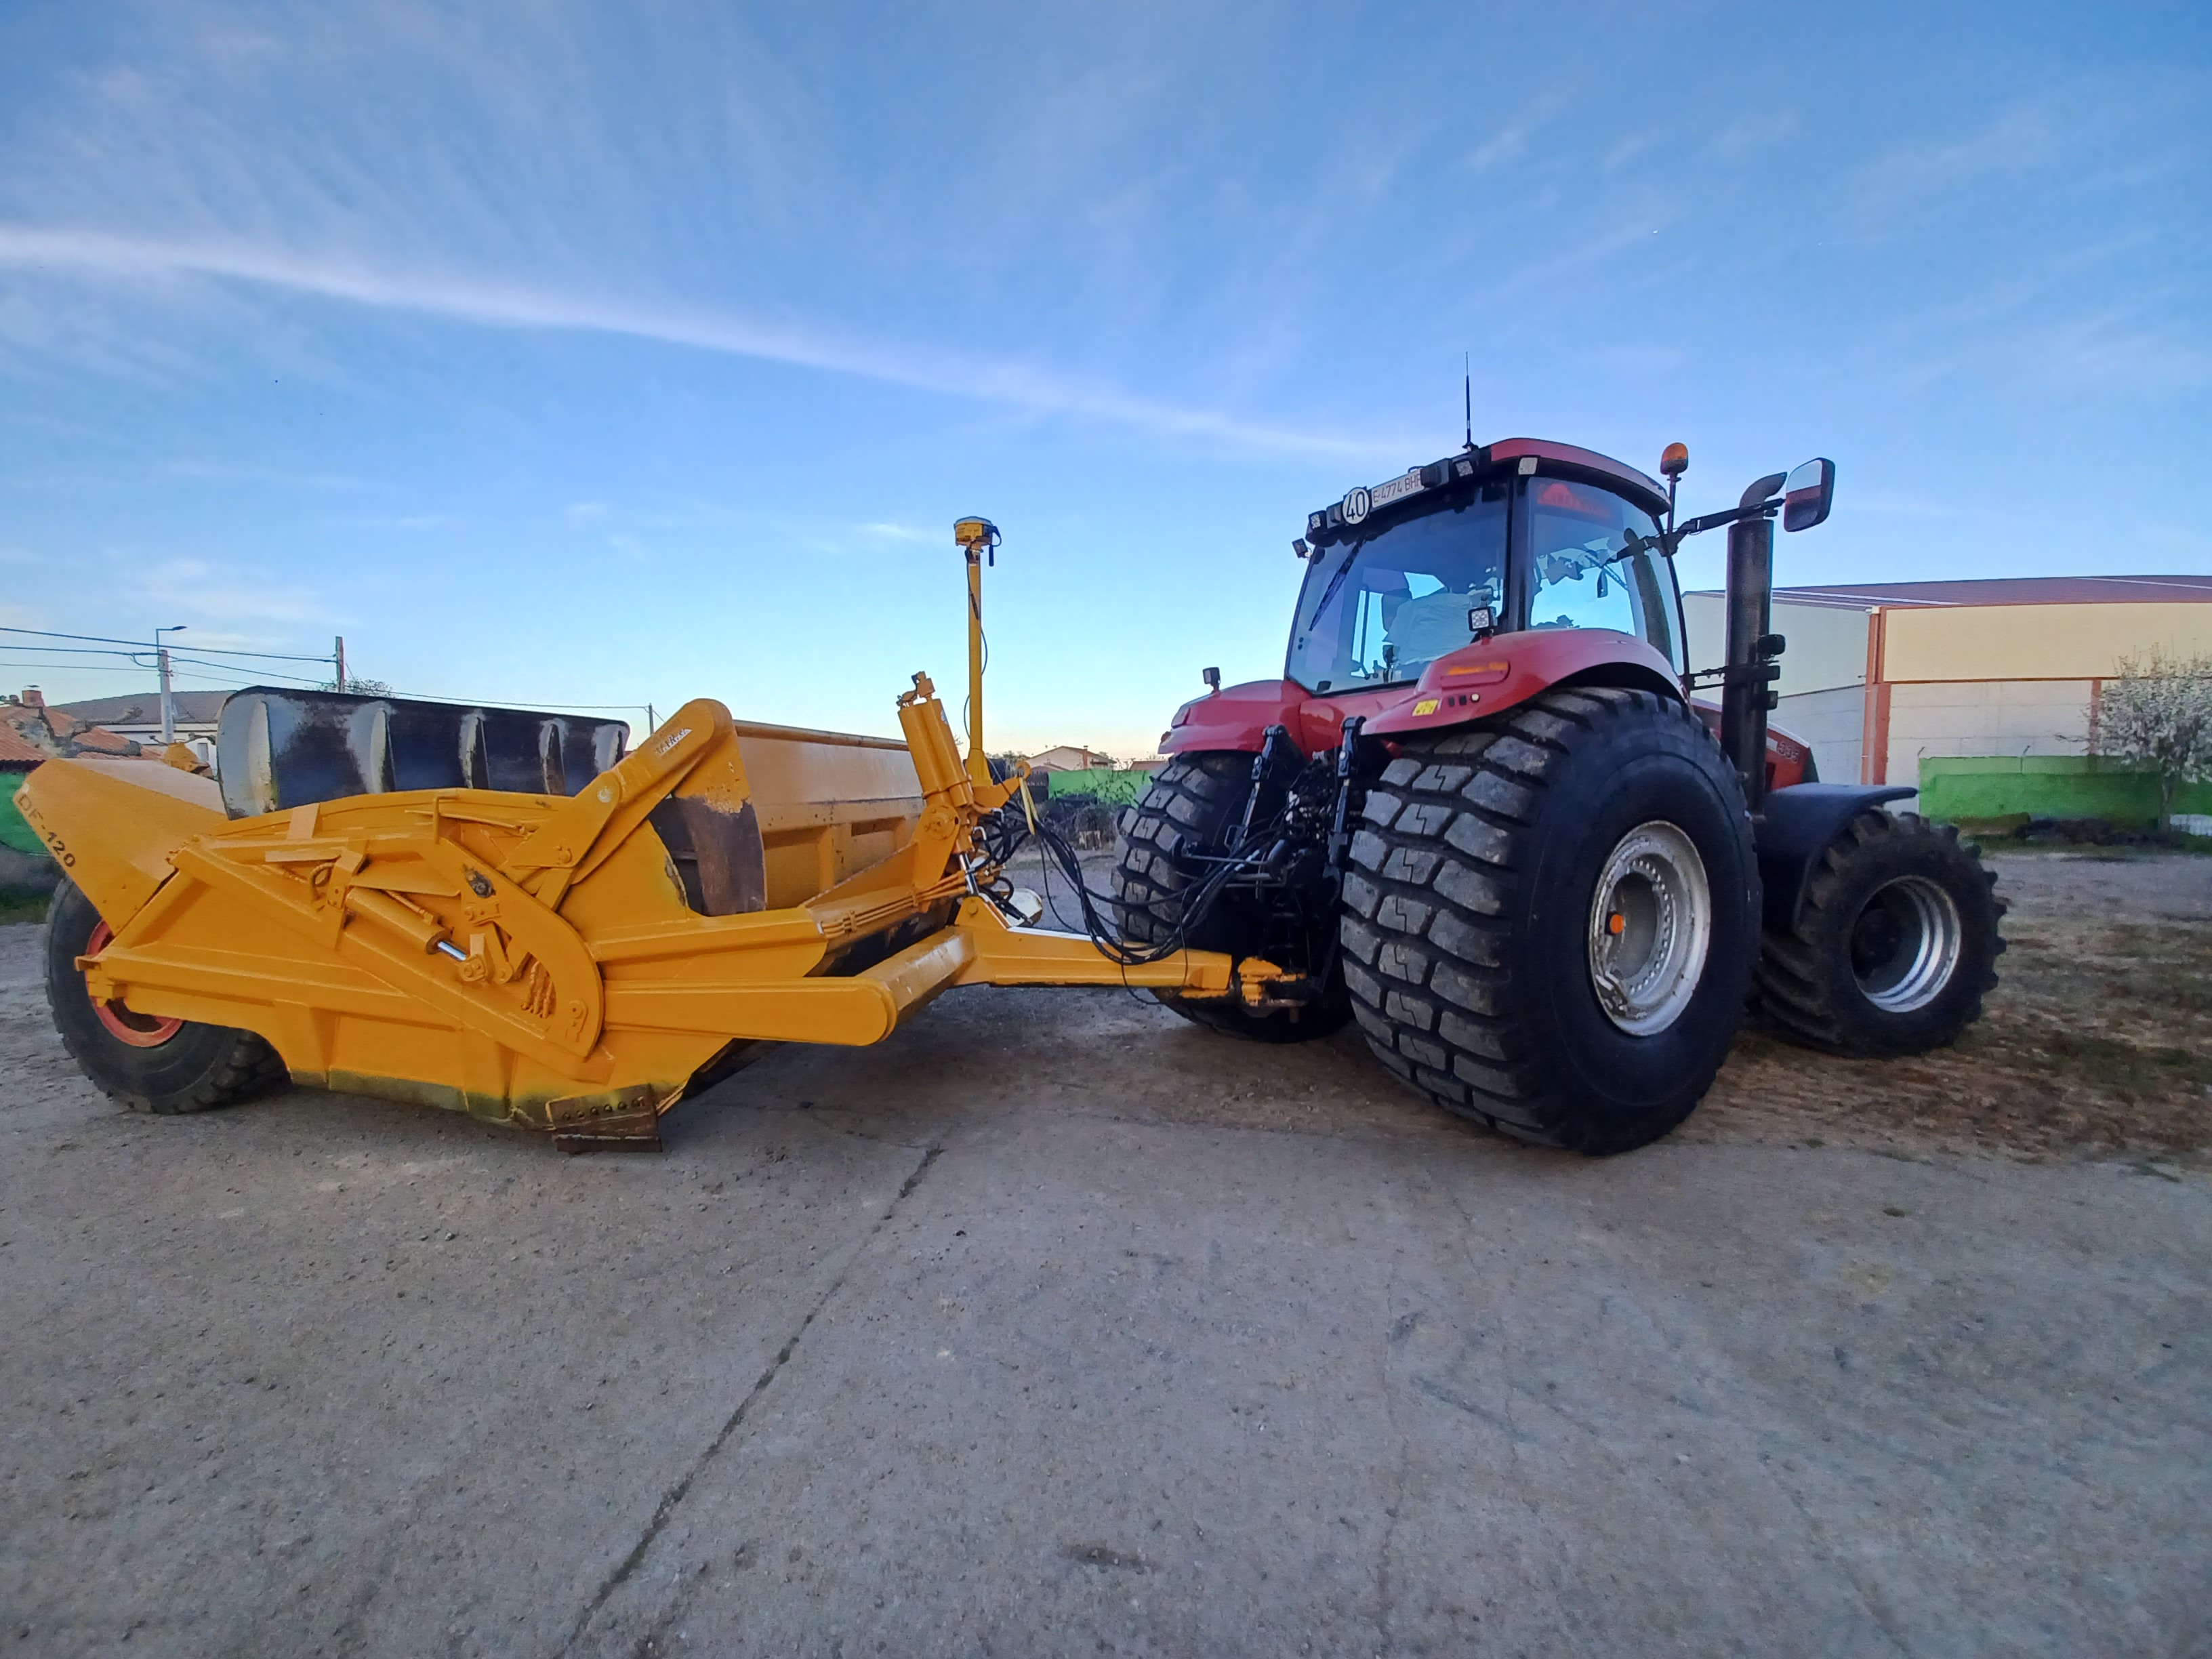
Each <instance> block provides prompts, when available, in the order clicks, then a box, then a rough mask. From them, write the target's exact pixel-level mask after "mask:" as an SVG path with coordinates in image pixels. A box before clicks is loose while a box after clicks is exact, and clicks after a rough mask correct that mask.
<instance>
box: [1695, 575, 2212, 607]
mask: <svg viewBox="0 0 2212 1659" xmlns="http://www.w3.org/2000/svg"><path fill="white" fill-rule="evenodd" d="M1704 591H1705V592H1711V593H1714V594H1715V596H1716V597H1717V590H1711V589H1708V590H1704ZM1774 598H1775V601H1776V603H1777V604H1789V605H1814V606H1818V607H1820V608H1821V609H1824V610H1831V611H1870V610H1872V609H1873V608H1874V607H1875V605H1887V606H1905V607H1925V606H1929V605H2120V604H2125V603H2130V602H2131V603H2136V604H2142V603H2145V602H2148V603H2149V604H2153V605H2171V604H2175V603H2181V604H2190V603H2195V604H2200V605H2212V576H1994V577H1990V578H1986V579H1984V580H1978V581H1952V582H1863V583H1842V584H1838V585H1836V586H1822V587H1778V588H1776V589H1775V590H1774Z"/></svg>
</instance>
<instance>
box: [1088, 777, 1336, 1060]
mask: <svg viewBox="0 0 2212 1659" xmlns="http://www.w3.org/2000/svg"><path fill="white" fill-rule="evenodd" d="M1251 789H1252V757H1251V756H1249V755H1240V754H1195V755H1178V756H1177V757H1176V758H1175V759H1173V760H1171V761H1170V762H1169V763H1167V765H1165V766H1164V767H1163V768H1161V769H1160V771H1159V773H1158V775H1156V776H1155V777H1154V778H1153V779H1152V783H1151V785H1150V786H1149V787H1147V788H1146V791H1145V793H1144V797H1143V799H1140V800H1139V801H1138V803H1137V804H1136V805H1134V806H1132V807H1129V808H1128V809H1127V811H1124V812H1123V813H1122V814H1121V857H1120V860H1119V862H1118V863H1117V864H1116V865H1115V870H1114V896H1115V901H1116V903H1117V908H1119V910H1120V913H1121V934H1122V937H1123V938H1125V939H1128V940H1130V941H1132V942H1133V943H1134V944H1139V945H1157V944H1159V943H1162V942H1164V940H1166V939H1169V938H1170V937H1171V936H1172V934H1173V933H1174V932H1175V929H1176V926H1177V924H1178V923H1180V922H1181V921H1182V890H1184V889H1185V888H1186V887H1188V886H1191V885H1194V884H1196V883H1197V882H1199V881H1201V880H1203V879H1204V878H1205V876H1204V872H1203V870H1202V869H1201V868H1200V867H1199V866H1196V865H1194V864H1193V863H1191V862H1190V861H1189V860H1188V854H1189V852H1190V851H1191V850H1192V849H1194V848H1200V847H1211V848H1218V847H1219V846H1220V845H1221V844H1222V843H1223V842H1226V841H1228V840H1230V839H1231V838H1232V837H1233V836H1235V835H1236V833H1237V825H1238V823H1240V821H1241V820H1242V818H1243V812H1244V802H1245V799H1246V797H1247V796H1249V794H1250V793H1251ZM1178 854H1182V855H1183V856H1182V857H1180V858H1179V857H1178ZM1327 927H1328V918H1327V917H1326V916H1320V917H1316V918H1310V919H1307V920H1306V921H1304V923H1303V924H1302V923H1301V921H1300V919H1299V918H1297V917H1295V916H1287V917H1286V916H1284V915H1280V914H1268V913H1263V912H1261V911H1258V910H1257V909H1255V907H1254V906H1253V905H1252V904H1251V903H1250V902H1249V901H1247V900H1245V899H1243V897H1242V896H1227V895H1225V896H1223V897H1222V898H1221V899H1220V900H1218V901H1217V902H1216V903H1215V904H1214V906H1213V908H1212V909H1211V910H1210V911H1209V912H1208V913H1207V914H1206V916H1204V917H1203V918H1202V919H1201V920H1200V924H1199V926H1198V927H1197V928H1196V929H1194V931H1193V932H1192V933H1191V934H1190V935H1189V937H1188V938H1187V939H1185V940H1184V941H1183V943H1184V944H1185V945H1187V946H1188V947H1189V948H1191V949H1193V950H1199V951H1227V952H1228V953H1229V954H1231V955H1232V956H1239V957H1246V956H1253V957H1270V959H1271V960H1273V961H1275V962H1277V963H1279V965H1281V966H1283V967H1286V968H1287V967H1295V968H1303V967H1304V966H1305V965H1306V964H1305V963H1290V962H1283V961H1282V958H1281V956H1279V955H1273V954H1271V953H1273V952H1278V951H1284V946H1285V944H1287V943H1291V942H1293V941H1292V940H1291V939H1290V935H1291V933H1297V932H1300V931H1304V932H1307V933H1311V932H1315V931H1320V932H1322V933H1323V935H1324V943H1325V942H1326V937H1325V936H1326V929H1327ZM1295 943H1297V945H1298V946H1299V948H1300V949H1301V950H1303V949H1304V948H1306V941H1305V940H1304V939H1299V940H1297V941H1295ZM1284 953H1285V954H1289V953H1288V952H1286V951H1285V952H1284ZM1152 995H1153V996H1154V997H1156V998H1158V1000H1159V1001H1160V1002H1161V1003H1162V1004H1163V1005H1164V1006H1166V1007H1169V1008H1172V1009H1174V1010H1175V1012H1177V1013H1178V1014H1181V1015H1182V1017H1183V1018H1185V1019H1187V1020H1189V1021H1190V1022H1191V1023H1192V1024H1194V1025H1203V1026H1205V1027H1206V1029H1207V1030H1212V1031H1225V1032H1227V1033H1228V1034H1229V1035H1230V1036H1241V1037H1250V1038H1252V1039H1254V1040H1255V1041H1256V1042H1306V1041H1308V1040H1309V1039H1310V1038H1313V1037H1321V1036H1328V1034H1329V1033H1330V1032H1331V1031H1334V1030H1339V1029H1340V1028H1341V1027H1342V1026H1343V1025H1344V1024H1345V1022H1346V1021H1347V1020H1349V1019H1350V1018H1352V1009H1351V1006H1350V1004H1349V1003H1348V1002H1347V1001H1346V998H1345V994H1344V980H1343V975H1341V974H1340V973H1339V972H1337V971H1336V970H1335V969H1334V968H1332V969H1331V971H1330V973H1329V975H1328V978H1327V980H1326V981H1324V995H1323V996H1322V1000H1320V1001H1318V1002H1315V1003H1310V1004H1309V1005H1307V1006H1304V1007H1303V1008H1289V1009H1280V1010H1275V1011H1272V1012H1267V1013H1255V1012H1253V1011H1252V1010H1251V1009H1249V1008H1247V1007H1245V1006H1243V1004H1242V1003H1241V1002H1238V1001H1237V1000H1235V999H1233V998H1228V997H1224V998H1219V999H1201V1000H1196V1001H1192V1000H1188V999H1186V998H1184V997H1183V996H1182V994H1180V993H1178V992H1175V991H1155V992H1153V993H1152Z"/></svg>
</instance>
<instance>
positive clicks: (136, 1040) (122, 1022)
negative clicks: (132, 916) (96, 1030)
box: [84, 921, 185, 1048]
mask: <svg viewBox="0 0 2212 1659" xmlns="http://www.w3.org/2000/svg"><path fill="white" fill-rule="evenodd" d="M113 937H114V935H113V934H112V933H110V932H109V931H108V927H107V924H106V922H104V921H101V922H95V923H94V924H93V929H92V937H91V938H90V939H87V940H85V942H84V953H85V955H87V956H88V957H96V956H98V955H99V954H100V952H101V951H105V950H106V948H107V941H108V940H109V939H112V938H113ZM87 995H88V997H90V1000H91V1002H92V1012H94V1014H96V1015H98V1016H99V1017H100V1024H101V1025H103V1026H105V1027H106V1030H107V1034H108V1036H112V1037H113V1038H114V1039H115V1040H116V1041H117V1042H127V1043H129V1044H130V1045H131V1047H132V1048H160V1047H161V1045H162V1044H163V1043H165V1042H167V1041H168V1040H169V1039H170V1038H171V1037H173V1036H176V1034H177V1033H178V1032H179V1031H181V1030H184V1029H185V1022H184V1021H182V1020H181V1019H156V1018H154V1017H153V1016H152V1015H151V1014H134V1013H132V1012H131V1011H130V1010H129V1009H128V1008H126V1007H125V1006H123V1005H122V1004H121V1003H119V1002H102V1001H101V1000H100V999H99V998H98V997H92V996H91V994H90V993H89V992H88V993H87Z"/></svg>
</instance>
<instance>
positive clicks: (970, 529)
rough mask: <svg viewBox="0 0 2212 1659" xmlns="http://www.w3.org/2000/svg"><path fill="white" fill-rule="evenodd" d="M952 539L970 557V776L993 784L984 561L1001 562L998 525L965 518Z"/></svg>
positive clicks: (955, 528) (984, 520) (982, 520)
mask: <svg viewBox="0 0 2212 1659" xmlns="http://www.w3.org/2000/svg"><path fill="white" fill-rule="evenodd" d="M952 539H953V540H954V541H956V542H957V543H959V544H960V550H961V551H962V552H963V553H964V554H966V555H967V556H968V775H969V777H970V778H972V779H974V780H975V781H976V782H977V783H988V782H990V781H991V761H990V757H988V756H987V755H986V754H985V753H984V752H983V561H984V560H985V559H986V558H988V559H989V560H990V561H991V562H992V563H993V564H994V565H995V564H997V563H998V562H999V561H998V557H997V553H996V549H997V547H998V545H999V526H996V525H994V524H993V523H992V522H991V521H990V520H988V519H962V520H959V522H957V524H955V525H954V526H952Z"/></svg>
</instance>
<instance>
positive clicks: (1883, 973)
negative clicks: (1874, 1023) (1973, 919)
mask: <svg viewBox="0 0 2212 1659" xmlns="http://www.w3.org/2000/svg"><path fill="white" fill-rule="evenodd" d="M1965 938H1966V926H1965V924H1964V923H1963V922H1961V921H1960V919H1959V905H1958V902H1957V901H1956V900H1955V899H1954V898H1953V897H1952V896H1950V894H1948V892H1946V891H1944V890H1943V889H1942V887H1940V886H1938V885H1937V884H1936V883H1934V882H1932V881H1930V880H1929V879H1928V878H1927V877H1925V876H1899V878H1897V879H1896V880H1894V881H1890V882H1885V883H1884V884H1882V885H1881V886H1880V887H1877V888H1875V890H1874V891H1873V892H1872V893H1871V894H1870V895H1869V896H1868V898H1867V902H1866V903H1865V904H1864V905H1863V906H1862V907H1861V908H1860V910H1859V913H1858V915H1857V917H1856V918H1855V919H1854V920H1853V921H1852V923H1851V972H1852V974H1853V975H1854V976H1855V977H1856V978H1857V981H1858V987H1859V994H1861V995H1863V997H1865V998H1866V1000H1868V1001H1869V1002H1871V1003H1872V1004H1874V1006H1875V1007H1877V1008H1879V1009H1881V1011H1882V1012H1885V1013H1891V1014H1909V1013H1911V1012H1913V1011H1914V1010H1916V1009H1920V1008H1925V1007H1926V1006H1928V1005H1929V1003H1931V1002H1933V1001H1935V1000H1936V998H1937V997H1939V996H1941V995H1942V994H1943V987H1945V986H1947V985H1948V984H1949V983H1950V982H1951V975H1953V973H1954V972H1955V971H1956V970H1957V969H1958V966H1959V951H1960V945H1961V944H1962V943H1963V942H1964V939H1965Z"/></svg>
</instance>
